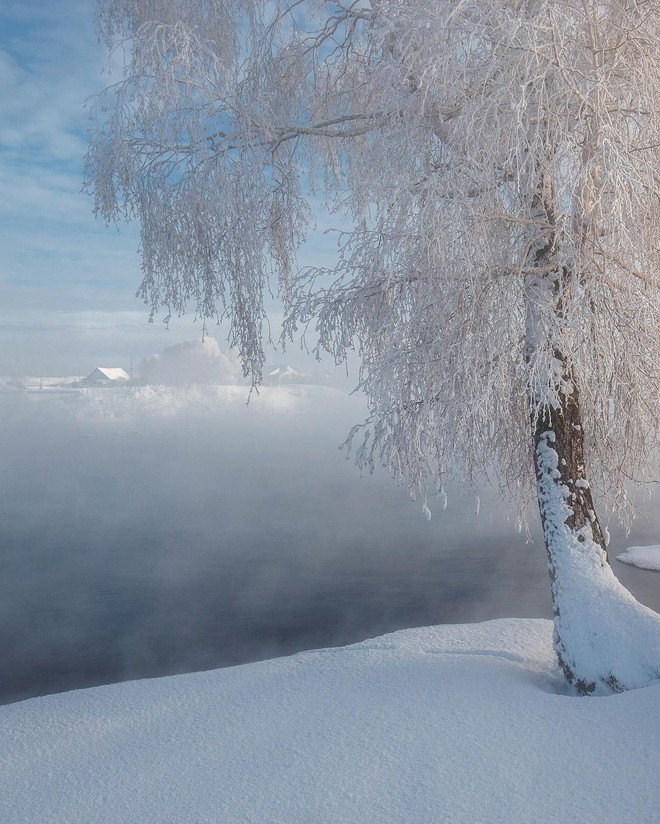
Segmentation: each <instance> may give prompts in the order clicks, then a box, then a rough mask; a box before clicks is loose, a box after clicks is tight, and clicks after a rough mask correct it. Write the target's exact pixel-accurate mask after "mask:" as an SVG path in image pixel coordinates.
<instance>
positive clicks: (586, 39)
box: [87, 0, 660, 693]
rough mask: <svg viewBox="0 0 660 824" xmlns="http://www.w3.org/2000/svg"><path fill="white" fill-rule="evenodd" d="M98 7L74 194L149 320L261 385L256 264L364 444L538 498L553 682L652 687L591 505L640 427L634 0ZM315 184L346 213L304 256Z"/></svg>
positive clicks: (652, 72)
mask: <svg viewBox="0 0 660 824" xmlns="http://www.w3.org/2000/svg"><path fill="white" fill-rule="evenodd" d="M98 25H99V31H100V33H101V36H102V38H103V39H104V41H105V43H106V44H107V47H108V48H109V50H110V52H111V53H112V54H113V55H115V62H116V59H117V56H119V58H120V59H122V60H123V65H124V70H123V74H121V75H120V77H119V79H118V80H117V81H116V82H115V83H114V84H113V85H111V86H110V87H109V88H108V89H106V91H105V92H104V93H103V94H102V95H101V96H100V98H99V101H98V105H97V108H96V130H95V133H94V135H93V138H92V141H91V146H90V149H89V155H88V166H87V173H88V185H89V188H90V190H92V191H93V193H94V195H95V199H96V208H97V211H98V212H99V213H100V214H101V215H103V216H104V217H105V218H106V219H108V220H115V219H117V218H118V217H125V218H129V219H131V218H137V219H138V220H139V222H140V224H141V230H142V245H141V253H142V260H143V271H144V279H143V282H142V285H141V287H140V292H139V293H140V294H141V295H142V296H143V297H144V299H145V301H147V303H148V304H149V305H150V306H151V310H152V314H154V315H156V314H158V313H160V312H161V311H162V312H164V314H165V315H167V316H169V315H171V314H179V313H182V312H184V311H194V312H195V313H196V314H197V315H198V316H200V317H203V318H205V319H206V318H217V317H228V318H229V320H230V323H231V326H230V342H231V344H232V345H233V346H236V347H237V348H238V350H239V351H240V353H241V356H242V359H243V363H244V368H245V369H246V372H251V374H252V377H253V380H254V381H255V382H258V381H259V379H260V377H261V370H262V366H263V362H264V353H263V340H264V335H263V334H262V331H263V326H264V323H265V313H264V293H265V292H267V290H268V288H269V284H270V283H272V282H273V279H274V276H276V277H277V280H278V282H279V289H280V293H281V296H282V298H283V300H284V303H285V306H286V310H287V320H286V324H285V327H286V328H285V334H286V335H287V336H288V337H293V338H295V337H296V336H297V335H298V334H299V329H303V328H309V327H310V325H311V327H312V328H314V329H315V330H316V332H317V334H318V346H319V351H320V350H327V351H329V352H330V353H332V355H333V356H334V358H335V359H336V360H337V361H338V362H340V361H342V360H343V359H344V358H345V357H346V355H347V352H348V350H351V349H355V350H357V352H358V353H359V356H360V359H361V364H362V367H361V386H362V388H363V389H364V391H365V392H366V394H367V397H368V399H369V404H370V417H369V419H368V421H367V422H366V423H365V424H364V425H363V426H362V427H361V428H360V429H359V430H358V431H356V432H355V433H354V436H353V440H354V444H355V445H357V447H358V449H357V452H358V459H359V461H360V462H362V464H363V465H367V466H368V465H370V464H372V463H373V462H374V461H376V460H380V461H381V462H382V463H383V464H384V465H385V466H386V467H387V468H389V469H390V470H391V471H392V473H393V474H394V475H395V476H396V477H397V478H398V479H399V480H400V481H402V482H404V483H405V484H407V486H408V488H409V489H410V491H411V492H412V493H413V494H415V495H421V496H425V495H427V494H429V493H432V492H433V491H434V489H442V484H443V479H444V477H445V476H446V475H448V474H451V473H452V472H454V473H456V472H458V473H460V474H461V475H462V476H463V477H464V478H465V479H467V480H468V481H470V480H472V479H474V478H475V477H476V476H477V474H478V473H480V472H482V471H484V470H486V471H489V472H495V473H496V475H497V476H498V478H499V480H500V481H501V483H502V485H503V487H504V488H506V489H508V490H509V491H512V492H513V493H514V495H519V494H520V491H521V490H522V491H523V492H524V490H525V489H530V488H532V489H534V490H535V492H536V495H537V498H538V503H539V508H540V514H541V521H542V525H543V531H544V535H545V543H546V548H547V553H548V559H549V569H550V578H551V586H552V596H553V604H554V620H555V648H556V651H557V655H558V659H559V662H560V665H561V667H562V669H563V671H564V673H565V675H566V677H567V679H568V681H569V682H571V683H572V684H574V686H575V687H576V689H577V690H578V691H579V692H582V693H592V692H597V693H603V692H608V691H612V690H614V691H617V690H621V689H626V688H631V687H636V686H640V685H644V684H646V683H649V682H650V681H653V680H655V679H658V678H660V616H658V615H657V614H656V613H654V612H652V611H651V610H649V609H647V608H646V607H644V606H642V605H641V604H639V603H638V602H637V601H635V599H634V598H633V597H632V596H631V595H630V593H628V592H627V590H625V589H624V588H623V587H622V586H621V585H620V584H619V583H618V581H617V580H616V578H615V577H614V575H613V573H612V571H611V569H610V567H609V565H608V562H607V555H606V541H605V538H604V534H603V532H604V530H603V529H602V528H601V526H600V522H599V519H598V516H597V514H596V507H595V505H594V502H593V499H592V490H594V492H595V495H596V497H597V499H599V500H600V502H601V506H602V507H603V509H602V510H601V511H605V507H607V508H608V509H607V511H609V510H610V509H611V508H612V507H613V508H615V509H617V508H618V509H619V510H620V511H623V513H624V515H625V514H626V513H627V510H628V508H629V501H628V498H627V489H628V488H629V484H631V483H634V482H636V481H642V480H644V479H645V478H646V479H648V470H649V468H650V467H651V466H652V462H653V458H654V456H655V454H656V453H654V450H656V448H657V441H656V437H657V432H658V408H659V403H658V401H659V392H658V387H659V365H660V350H659V335H658V308H659V295H660V291H659V289H660V276H659V274H658V271H659V270H658V257H659V254H658V244H659V240H658V225H659V221H660V207H659V192H660V187H659V174H660V173H659V171H658V170H659V169H660V163H659V161H660V118H659V111H660V23H659V11H658V4H657V2H655V0H607V2H595V0H353V1H352V2H351V0H268V2H266V0H99V3H98ZM317 197H323V198H324V199H325V202H326V205H327V207H328V208H329V209H330V210H331V211H334V212H335V213H337V214H339V215H341V216H342V219H343V220H347V222H348V223H349V225H350V226H351V228H350V229H349V230H346V231H344V232H343V234H342V235H341V237H340V240H339V243H338V250H337V255H336V259H334V260H330V261H329V262H328V265H327V268H324V269H317V270H308V271H305V272H302V273H300V272H298V270H297V265H296V252H297V250H298V248H299V246H300V244H301V243H302V242H303V241H304V239H305V238H306V237H307V236H308V234H309V232H310V231H313V230H314V226H313V214H314V209H313V203H314V198H317ZM645 473H646V474H645Z"/></svg>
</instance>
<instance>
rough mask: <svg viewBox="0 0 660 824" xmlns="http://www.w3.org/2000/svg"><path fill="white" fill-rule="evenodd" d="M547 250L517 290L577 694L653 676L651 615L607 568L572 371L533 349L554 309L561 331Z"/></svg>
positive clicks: (558, 618)
mask: <svg viewBox="0 0 660 824" xmlns="http://www.w3.org/2000/svg"><path fill="white" fill-rule="evenodd" d="M552 255H553V243H552V240H548V241H547V243H546V244H544V245H543V246H542V247H541V248H539V249H537V250H536V252H535V253H534V264H535V270H536V274H533V275H531V276H530V277H529V278H528V283H527V289H526V312H527V325H526V341H525V343H526V359H527V364H528V368H529V374H530V384H529V393H530V409H531V429H532V438H533V455H534V467H535V472H536V485H537V498H538V505H539V511H540V515H541V523H542V527H543V535H544V539H545V546H546V551H547V555H548V569H549V573H550V583H551V590H552V604H553V614H554V648H555V652H556V653H557V658H558V661H559V664H560V666H561V668H562V670H563V672H564V675H565V676H566V679H567V681H568V682H569V684H572V685H573V686H574V687H575V689H576V690H577V691H578V693H580V694H582V695H589V694H592V693H593V694H607V693H611V692H621V691H623V690H626V689H633V688H635V687H641V686H646V685H648V684H649V682H651V681H653V680H655V679H660V615H658V614H657V613H655V612H653V610H651V609H649V608H648V607H645V606H644V605H642V604H640V603H639V602H638V601H637V600H636V599H635V598H634V597H633V596H632V594H631V593H630V592H628V590H627V589H626V588H625V587H624V586H623V585H622V584H621V583H620V582H619V581H618V579H617V578H616V576H615V575H614V573H613V571H612V568H611V567H610V565H609V562H608V559H607V550H606V542H605V539H604V535H603V530H602V529H601V526H600V523H599V521H598V517H597V515H596V511H595V507H594V503H593V499H592V495H591V488H590V485H589V480H588V475H587V468H586V461H585V454H584V432H583V425H582V421H583V416H582V413H581V408H580V393H579V387H578V386H577V382H576V379H575V374H574V371H573V369H572V367H571V364H570V361H569V359H568V357H567V356H566V355H565V354H564V353H563V352H562V351H561V349H560V348H559V346H555V347H554V348H553V349H552V357H550V358H547V357H546V358H545V359H544V358H543V356H542V355H541V352H540V340H541V338H542V335H543V325H544V322H546V323H547V320H548V315H554V320H555V321H556V325H555V327H554V328H555V329H557V328H561V321H562V315H563V310H562V302H563V296H564V295H565V293H566V290H567V289H568V288H569V287H568V286H567V283H568V282H569V281H570V275H571V273H570V272H567V271H565V270H563V271H561V272H558V271H552V266H551V263H550V261H551V260H552ZM539 272H541V274H538V273H539ZM546 351H547V349H546Z"/></svg>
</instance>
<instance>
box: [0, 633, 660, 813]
mask: <svg viewBox="0 0 660 824" xmlns="http://www.w3.org/2000/svg"><path fill="white" fill-rule="evenodd" d="M551 636H552V624H551V622H549V621H546V620H540V619H537V620H532V619H524V620H523V619H506V620H499V621H491V622H488V623H484V624H471V625H459V626H442V627H431V628H427V629H413V630H404V631H402V632H397V633H394V634H392V635H387V636H383V637H381V638H378V639H375V640H372V641H365V642H363V643H361V644H356V645H354V646H350V647H343V648H339V649H326V650H318V651H314V652H307V653H301V654H299V655H296V656H293V657H291V658H280V659H274V660H271V661H265V662H261V663H258V664H249V665H245V666H240V667H234V668H231V669H225V670H216V671H212V672H203V673H198V674H192V675H179V676H173V677H169V678H162V679H154V680H145V681H136V682H132V683H130V682H129V683H124V684H115V685H112V686H107V687H99V688H95V689H89V690H81V691H78V692H70V693H65V694H60V695H52V696H47V697H44V698H35V699H32V700H29V701H24V702H22V703H18V704H13V705H9V706H5V707H0V779H1V780H0V821H2V822H3V823H4V824H28V823H29V824H33V823H36V822H38V823H39V824H48V823H49V822H61V824H91V822H94V824H105V822H112V823H113V824H115V823H116V824H127V822H139V824H151V822H153V824H156V822H158V824H182V823H183V822H185V823H186V824H201V823H202V822H208V824H211V823H212V824H234V823H236V824H238V822H241V824H329V822H336V824H406V822H409V824H441V822H442V823H444V822H446V824H461V822H465V824H498V823H500V824H531V823H532V822H533V824H545V823H546V822H547V824H558V822H566V824H568V822H580V824H608V822H611V823H612V824H614V822H616V824H628V823H629V824H657V822H658V810H659V809H660V783H659V782H658V763H659V761H660V735H659V733H660V720H659V719H660V715H659V713H658V707H660V685H657V686H651V687H646V688H643V689H639V690H635V691H632V692H627V693H623V694H620V695H614V696H610V697H605V698H593V697H592V698H576V697H573V696H569V695H565V694H561V691H562V689H563V688H562V686H561V685H562V680H561V678H560V676H559V672H558V670H557V666H556V664H555V657H554V654H553V650H552V637H551Z"/></svg>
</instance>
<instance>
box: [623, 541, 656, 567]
mask: <svg viewBox="0 0 660 824" xmlns="http://www.w3.org/2000/svg"><path fill="white" fill-rule="evenodd" d="M616 559H617V561H621V562H622V563H624V564H630V565H631V566H636V567H639V568H640V569H653V570H657V571H659V572H660V546H631V547H629V548H628V549H627V550H626V551H625V552H622V553H621V555H617V556H616Z"/></svg>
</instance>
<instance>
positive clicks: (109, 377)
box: [85, 366, 131, 383]
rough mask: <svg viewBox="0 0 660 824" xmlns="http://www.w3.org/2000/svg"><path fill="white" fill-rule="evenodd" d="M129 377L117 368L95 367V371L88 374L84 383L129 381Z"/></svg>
mask: <svg viewBox="0 0 660 824" xmlns="http://www.w3.org/2000/svg"><path fill="white" fill-rule="evenodd" d="M130 379H131V378H130V375H129V374H128V372H125V371H124V370H123V369H121V368H120V367H119V366H97V367H96V369H95V370H94V371H93V372H92V373H91V374H89V375H88V376H87V377H86V378H85V381H86V382H88V383H92V382H94V381H100V382H106V381H129V380H130Z"/></svg>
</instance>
